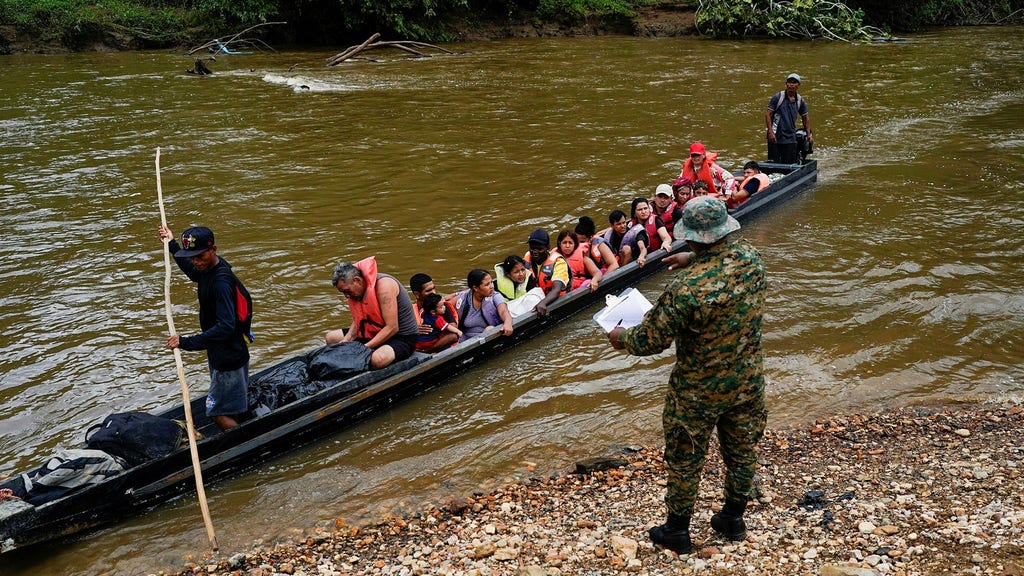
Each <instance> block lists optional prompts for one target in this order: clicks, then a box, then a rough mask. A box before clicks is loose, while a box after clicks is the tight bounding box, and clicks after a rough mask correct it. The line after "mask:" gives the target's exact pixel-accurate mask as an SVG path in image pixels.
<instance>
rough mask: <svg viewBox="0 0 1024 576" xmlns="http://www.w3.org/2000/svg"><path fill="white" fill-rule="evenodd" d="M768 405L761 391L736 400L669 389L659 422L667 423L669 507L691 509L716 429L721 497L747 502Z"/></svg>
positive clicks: (683, 511)
mask: <svg viewBox="0 0 1024 576" xmlns="http://www.w3.org/2000/svg"><path fill="white" fill-rule="evenodd" d="M767 418H768V411H767V410H766V409H765V405H764V395H763V394H762V393H758V394H756V395H755V396H753V397H751V396H749V395H746V396H745V397H744V398H742V399H741V400H738V401H737V402H736V403H714V404H712V403H695V402H693V401H684V400H682V399H680V398H679V397H678V396H677V395H675V394H673V393H671V392H670V393H669V394H668V397H667V398H666V399H665V410H664V412H663V414H662V424H663V425H664V427H665V464H666V466H667V468H668V490H667V492H666V494H665V504H666V506H667V507H668V511H669V512H670V513H672V514H678V515H680V516H690V515H692V514H693V506H694V502H696V500H697V488H698V486H699V485H700V474H701V470H702V469H703V468H704V458H705V457H706V456H707V452H708V442H709V441H710V440H711V433H712V432H713V431H714V430H715V428H717V429H718V440H719V447H720V450H721V453H722V460H723V461H724V462H725V466H726V473H725V499H726V500H734V501H742V502H746V501H747V499H748V498H749V497H750V493H751V491H752V490H753V487H754V473H755V472H756V470H757V451H756V446H757V443H758V441H760V440H761V437H762V436H763V435H764V427H765V422H766V420H767Z"/></svg>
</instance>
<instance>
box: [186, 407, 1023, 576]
mask: <svg viewBox="0 0 1024 576" xmlns="http://www.w3.org/2000/svg"><path fill="white" fill-rule="evenodd" d="M1022 424H1024V409H1022V408H1021V407H1019V406H1017V405H1012V404H999V405H995V404H992V405H981V406H959V407H943V408H940V407H911V408H902V409H898V410H894V411H890V412H885V413H881V414H871V415H850V416H842V417H834V418H829V419H823V420H819V421H815V422H813V423H810V424H808V425H805V426H800V427H794V428H787V429H777V430H769V431H768V433H767V434H766V436H765V439H764V440H763V441H762V443H761V446H760V462H761V464H762V468H761V470H760V471H759V483H760V492H761V494H760V497H759V498H758V500H757V501H756V502H753V503H752V504H751V506H750V509H749V512H748V515H747V522H748V532H749V537H748V538H747V540H746V541H744V542H740V543H732V542H727V541H723V540H721V539H720V538H717V537H716V536H715V535H714V534H713V532H712V531H711V530H710V528H709V525H708V521H709V518H710V516H711V514H712V513H713V512H714V510H715V509H717V508H718V505H717V501H718V495H719V494H720V493H721V486H722V478H721V470H722V464H721V460H720V459H719V458H718V456H717V448H716V447H714V446H713V447H712V448H713V449H712V454H713V456H712V457H711V458H710V459H709V462H708V464H707V467H706V469H705V475H704V479H703V482H702V483H701V494H700V500H699V501H698V512H697V514H696V516H695V517H694V520H693V529H692V530H691V532H692V535H693V537H694V540H695V542H696V543H697V545H698V546H699V548H698V549H697V550H695V551H694V553H693V554H690V555H684V556H678V555H676V554H675V553H673V552H670V551H666V550H661V549H655V548H654V547H653V546H652V545H651V544H650V541H649V539H648V537H647V533H646V531H647V528H648V527H650V526H652V525H654V524H658V523H660V522H661V521H662V520H663V517H664V506H663V504H662V497H663V495H664V490H665V488H664V485H665V481H664V477H665V474H664V462H663V460H662V458H661V449H660V447H637V448H635V449H632V450H630V451H628V452H625V453H622V454H617V455H615V457H616V458H618V459H621V462H619V463H618V464H619V465H617V466H614V467H612V468H609V469H605V470H597V471H593V472H589V473H584V474H566V475H562V476H556V477H552V478H547V479H534V480H531V481H529V482H527V483H521V484H516V485H511V486H507V487H504V488H500V489H497V490H495V491H493V492H491V493H488V494H476V495H473V496H470V497H465V498H463V499H455V500H452V501H448V502H443V503H437V504H431V505H427V506H425V507H424V508H423V510H422V512H420V513H418V514H416V515H415V516H414V517H409V518H398V517H394V518H388V519H384V520H381V521H380V522H379V523H378V524H375V525H370V526H351V525H349V524H347V523H346V522H345V520H344V519H338V520H336V521H335V524H334V526H330V527H318V528H315V529H313V530H311V531H310V532H309V534H308V535H305V536H304V537H303V538H301V539H300V540H298V541H295V542H282V543H277V544H272V545H271V544H261V545H257V546H254V547H253V548H252V549H250V550H248V551H244V552H231V551H222V552H221V553H220V554H219V555H218V556H217V557H216V558H208V559H206V560H203V561H198V562H196V563H194V564H190V565H188V566H186V567H185V568H184V569H183V570H182V571H181V572H180V574H181V575H183V576H184V575H191V574H200V575H214V574H218V575H219V574H225V575H226V574H241V575H245V576H270V575H275V574H290V575H318V576H325V575H328V576H341V575H346V576H355V575H371V574H372V575H403V576H404V575H410V574H449V575H465V576H474V575H478V576H483V575H521V576H534V575H548V576H553V575H559V574H566V575H568V574H602V575H603V574H640V575H663V574H664V575H668V574H694V573H699V574H707V575H725V574H747V575H755V576H756V575H762V576H776V575H779V576H781V575H787V576H791V575H794V574H801V575H802V574H810V575H822V576H825V575H832V576H835V575H844V574H845V575H852V576H870V575H882V574H884V575H899V576H903V575H905V576H910V575H933V574H978V575H981V574H999V575H1015V576H1021V575H1024V556H1022V554H1024V503H1022V499H1024V475H1022V465H1021V457H1022V454H1024V436H1022V434H1021V432H1022Z"/></svg>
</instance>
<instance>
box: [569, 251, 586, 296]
mask: <svg viewBox="0 0 1024 576" xmlns="http://www.w3.org/2000/svg"><path fill="white" fill-rule="evenodd" d="M588 251H590V242H584V243H583V244H580V245H579V246H577V247H576V251H575V252H573V253H572V256H569V257H568V258H566V259H565V263H566V264H568V265H569V274H571V276H570V278H572V282H570V284H571V286H570V288H571V289H572V290H575V289H577V288H579V287H580V285H581V284H583V283H584V282H586V281H587V279H588V278H589V277H588V276H587V266H586V264H584V263H583V258H584V257H585V256H586V254H587V252H588Z"/></svg>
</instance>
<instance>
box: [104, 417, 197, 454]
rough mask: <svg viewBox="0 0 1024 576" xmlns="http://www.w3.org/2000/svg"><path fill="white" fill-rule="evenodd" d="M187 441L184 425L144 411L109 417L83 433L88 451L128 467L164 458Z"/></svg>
mask: <svg viewBox="0 0 1024 576" xmlns="http://www.w3.org/2000/svg"><path fill="white" fill-rule="evenodd" d="M186 441H187V438H186V437H185V423H184V422H181V421H179V420H171V419H170V418H162V417H160V416H154V415H153V414H149V413H147V412H119V413H117V414H111V415H110V416H107V417H106V418H105V419H104V420H103V422H102V423H101V424H96V425H95V426H91V427H90V428H89V429H88V430H87V431H86V433H85V443H86V445H88V446H89V448H92V449H94V450H102V451H104V452H106V453H107V454H111V455H113V456H116V457H118V458H121V459H123V460H124V461H125V462H126V463H127V464H128V465H129V466H138V465H139V464H142V463H144V462H149V461H150V460H155V459H157V458H160V457H162V456H166V455H167V454H170V453H171V452H173V451H175V450H177V449H178V448H180V447H181V446H182V445H183V444H184V443H185V442H186Z"/></svg>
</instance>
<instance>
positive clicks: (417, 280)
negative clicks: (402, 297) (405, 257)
mask: <svg viewBox="0 0 1024 576" xmlns="http://www.w3.org/2000/svg"><path fill="white" fill-rule="evenodd" d="M433 281H434V279H433V278H431V277H430V276H427V275H426V274H423V273H422V272H421V273H419V274H413V275H412V278H409V288H411V289H412V291H413V292H421V291H422V290H423V287H424V286H426V285H427V284H430V283H431V282H433Z"/></svg>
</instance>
